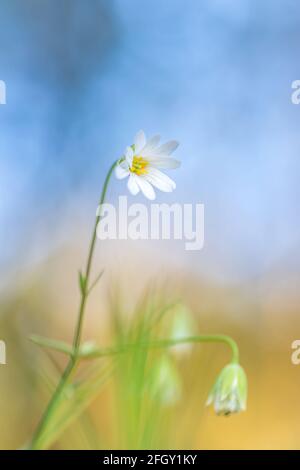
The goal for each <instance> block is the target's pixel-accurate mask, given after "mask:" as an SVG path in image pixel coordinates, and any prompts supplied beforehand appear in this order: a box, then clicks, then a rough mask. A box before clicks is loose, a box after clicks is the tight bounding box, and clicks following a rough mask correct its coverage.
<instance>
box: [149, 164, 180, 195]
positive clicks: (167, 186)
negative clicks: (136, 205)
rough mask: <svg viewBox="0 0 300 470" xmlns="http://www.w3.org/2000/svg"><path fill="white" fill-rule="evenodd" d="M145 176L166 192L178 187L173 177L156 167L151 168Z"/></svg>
mask: <svg viewBox="0 0 300 470" xmlns="http://www.w3.org/2000/svg"><path fill="white" fill-rule="evenodd" d="M145 178H146V179H147V181H149V183H151V184H153V186H155V187H156V188H158V189H160V190H161V191H164V192H165V193H171V192H172V191H173V190H174V189H175V188H176V183H175V182H174V181H173V180H171V178H169V177H168V176H167V175H165V174H164V173H162V172H161V171H159V170H156V169H155V168H150V169H149V172H148V174H147V175H146V177H145Z"/></svg>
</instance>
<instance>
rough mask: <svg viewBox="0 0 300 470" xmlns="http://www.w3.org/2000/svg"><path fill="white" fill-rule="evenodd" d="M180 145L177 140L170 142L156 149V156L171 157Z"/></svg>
mask: <svg viewBox="0 0 300 470" xmlns="http://www.w3.org/2000/svg"><path fill="white" fill-rule="evenodd" d="M178 145H179V142H177V140H170V141H169V142H166V143H165V144H163V145H161V146H160V147H158V149H156V152H155V153H156V155H170V154H171V153H172V152H174V150H176V149H177V147H178Z"/></svg>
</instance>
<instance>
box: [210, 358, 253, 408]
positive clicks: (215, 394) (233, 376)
mask: <svg viewBox="0 0 300 470" xmlns="http://www.w3.org/2000/svg"><path fill="white" fill-rule="evenodd" d="M212 403H214V408H215V412H216V413H217V414H218V415H225V416H227V415H230V414H232V413H238V412H239V411H245V410H246V403H247V377H246V374H245V371H244V369H243V368H242V367H241V366H240V365H239V364H229V365H227V366H226V367H224V369H222V371H221V373H220V374H219V376H218V378H217V380H216V383H215V385H214V386H213V388H212V391H211V393H210V395H209V397H208V400H207V402H206V404H207V405H210V404H212Z"/></svg>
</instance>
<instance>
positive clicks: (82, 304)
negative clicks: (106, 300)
mask: <svg viewBox="0 0 300 470" xmlns="http://www.w3.org/2000/svg"><path fill="white" fill-rule="evenodd" d="M118 161H119V160H117V161H116V162H114V163H113V164H112V166H111V167H110V169H109V172H108V173H107V175H106V178H105V181H104V185H103V189H102V193H101V197H100V201H99V206H100V207H101V205H102V204H103V203H104V201H105V197H106V192H107V188H108V183H109V180H110V177H111V175H112V172H113V170H114V168H115V166H116V165H117V163H118ZM100 218H101V213H100V211H99V210H98V212H97V216H96V220H95V225H94V230H93V235H92V238H91V242H90V249H89V254H88V259H87V263H86V269H85V289H84V291H83V293H82V296H81V302H80V308H79V315H78V321H77V325H76V330H75V335H74V341H73V346H74V351H75V355H77V353H78V349H79V346H80V340H81V334H82V326H83V317H84V309H85V304H86V300H87V294H88V288H89V287H88V285H89V277H90V273H91V267H92V261H93V255H94V250H95V244H96V239H97V227H98V223H99V221H100Z"/></svg>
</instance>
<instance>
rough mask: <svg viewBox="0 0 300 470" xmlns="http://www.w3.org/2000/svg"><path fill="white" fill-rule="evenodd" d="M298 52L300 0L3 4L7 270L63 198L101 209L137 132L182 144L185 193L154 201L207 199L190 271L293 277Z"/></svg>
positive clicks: (3, 253) (0, 175) (1, 252)
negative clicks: (110, 177)
mask: <svg viewBox="0 0 300 470" xmlns="http://www.w3.org/2000/svg"><path fill="white" fill-rule="evenodd" d="M299 44H300V6H299V2H297V1H296V0H294V1H292V0H285V1H283V0H264V1H261V0H203V1H198V0H151V1H147V0H126V1H124V0H110V1H105V0H90V1H89V2H83V1H80V0H59V1H58V0H27V1H26V2H24V1H22V0H2V1H1V16H0V46H1V51H2V52H1V55H0V79H2V80H5V82H6V85H7V104H6V105H5V106H0V224H1V225H0V226H1V230H0V246H1V248H0V262H1V265H2V272H4V271H5V270H6V269H8V268H11V267H16V266H19V265H21V264H22V260H23V259H24V258H25V257H26V254H27V253H28V252H30V249H31V248H32V246H34V244H35V243H36V242H37V240H38V238H39V227H40V225H41V222H42V223H47V222H45V221H47V219H49V220H51V223H53V220H55V213H56V211H59V210H60V209H61V207H62V206H64V205H65V204H67V203H68V201H70V200H73V199H74V200H76V198H77V197H78V195H79V194H81V192H82V191H84V192H86V193H90V201H91V203H92V202H93V201H96V199H95V198H97V194H98V193H99V189H100V187H101V184H102V182H103V179H104V175H105V172H106V170H107V168H108V166H109V165H110V162H111V161H112V159H115V158H116V157H118V156H119V155H120V153H121V152H122V151H123V149H124V147H125V146H126V145H128V143H131V142H130V141H131V139H132V137H133V135H134V134H135V133H136V131H137V130H139V129H140V128H143V129H144V130H145V131H146V133H147V134H153V133H157V132H159V133H161V134H162V136H163V138H165V139H166V140H168V139H170V138H176V139H178V140H179V141H180V142H181V146H180V148H179V149H178V151H177V156H178V158H180V159H181V160H182V168H181V170H180V171H178V172H176V174H175V173H174V175H173V176H174V179H176V182H177V186H178V189H177V191H176V192H175V193H173V194H172V195H161V197H160V200H161V201H164V202H173V201H180V202H192V201H193V202H202V203H204V204H205V208H206V243H205V250H204V251H203V252H200V253H197V254H194V255H193V256H191V255H189V254H186V260H187V262H188V263H190V264H191V265H192V267H193V268H194V267H195V268H196V269H198V267H199V269H200V270H201V269H205V272H207V273H209V275H212V276H219V275H220V273H221V274H222V277H223V279H225V280H228V281H229V280H231V279H237V278H238V279H239V278H252V277H253V276H254V277H256V276H260V275H261V274H262V273H263V272H265V271H266V270H269V269H273V268H274V267H276V266H277V265H278V264H279V265H280V266H281V269H288V270H292V271H293V270H297V269H298V267H297V266H298V264H299V241H300V223H299V206H300V203H299V196H300V190H299V173H300V164H299V150H300V144H299V125H300V106H295V105H293V104H292V103H291V99H290V96H291V83H292V81H293V80H296V79H300V62H299ZM122 188H123V186H122ZM49 223H50V222H49ZM52 242H53V240H52V238H51V237H50V236H49V239H47V236H45V237H44V244H43V250H44V251H45V254H47V253H50V252H51V249H52V248H51V247H52ZM201 267H202V268H201Z"/></svg>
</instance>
